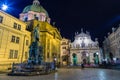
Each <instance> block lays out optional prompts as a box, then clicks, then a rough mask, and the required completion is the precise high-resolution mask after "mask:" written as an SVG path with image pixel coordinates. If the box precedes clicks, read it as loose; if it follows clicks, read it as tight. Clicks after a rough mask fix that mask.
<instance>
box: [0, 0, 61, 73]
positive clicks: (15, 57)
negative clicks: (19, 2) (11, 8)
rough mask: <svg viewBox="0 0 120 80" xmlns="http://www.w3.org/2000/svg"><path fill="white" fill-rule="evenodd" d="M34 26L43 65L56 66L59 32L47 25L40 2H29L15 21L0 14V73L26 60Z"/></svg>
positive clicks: (52, 26)
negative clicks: (47, 63) (53, 63)
mask: <svg viewBox="0 0 120 80" xmlns="http://www.w3.org/2000/svg"><path fill="white" fill-rule="evenodd" d="M38 24H39V33H40V36H39V38H40V40H39V42H40V45H41V46H42V52H43V61H44V62H53V61H54V60H55V61H56V62H60V43H61V39H62V38H61V35H60V32H59V30H58V29H57V28H56V27H55V25H51V24H50V18H49V15H48V13H47V11H46V10H45V9H44V8H43V7H42V6H41V5H40V2H39V1H38V0H33V4H32V5H29V6H26V7H25V8H24V9H23V12H22V13H20V18H19V19H17V18H15V17H13V16H11V15H9V14H7V13H5V12H3V11H0V71H1V70H8V69H10V68H11V67H12V64H13V63H22V62H26V61H27V60H28V58H29V46H30V45H31V42H32V41H33V35H32V33H33V30H34V28H35V26H37V25H38ZM3 67H4V69H3Z"/></svg>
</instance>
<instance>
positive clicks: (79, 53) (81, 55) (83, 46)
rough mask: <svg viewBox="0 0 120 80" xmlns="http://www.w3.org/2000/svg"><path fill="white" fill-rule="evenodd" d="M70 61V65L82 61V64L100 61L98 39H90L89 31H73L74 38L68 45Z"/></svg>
mask: <svg viewBox="0 0 120 80" xmlns="http://www.w3.org/2000/svg"><path fill="white" fill-rule="evenodd" d="M70 62H71V64H72V65H78V64H81V62H83V63H84V64H90V63H95V64H98V63H99V62H101V53H100V48H99V43H98V40H97V39H95V41H93V40H91V36H90V34H89V32H87V31H86V33H84V32H83V29H81V33H80V34H79V33H78V32H77V33H75V40H74V41H73V42H72V43H71V46H70Z"/></svg>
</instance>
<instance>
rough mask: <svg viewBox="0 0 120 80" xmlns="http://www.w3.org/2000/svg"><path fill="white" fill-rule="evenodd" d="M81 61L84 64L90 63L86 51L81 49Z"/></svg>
mask: <svg viewBox="0 0 120 80" xmlns="http://www.w3.org/2000/svg"><path fill="white" fill-rule="evenodd" d="M81 54H82V56H81V58H82V61H83V63H84V64H89V63H90V58H89V54H88V53H87V52H86V51H83V52H82V53H81Z"/></svg>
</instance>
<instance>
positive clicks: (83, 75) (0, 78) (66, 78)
mask: <svg viewBox="0 0 120 80" xmlns="http://www.w3.org/2000/svg"><path fill="white" fill-rule="evenodd" d="M0 80H120V71H118V70H110V69H94V68H89V69H84V70H81V69H59V70H58V72H56V73H52V74H49V75H39V76H7V75H5V74H0Z"/></svg>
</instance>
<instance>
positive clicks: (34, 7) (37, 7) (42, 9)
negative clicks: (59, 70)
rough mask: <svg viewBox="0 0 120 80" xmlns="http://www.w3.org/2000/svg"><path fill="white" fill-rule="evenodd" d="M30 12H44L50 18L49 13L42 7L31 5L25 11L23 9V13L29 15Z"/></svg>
mask: <svg viewBox="0 0 120 80" xmlns="http://www.w3.org/2000/svg"><path fill="white" fill-rule="evenodd" d="M29 11H34V12H39V13H40V12H43V13H45V14H46V16H47V17H49V15H48V13H47V11H46V10H45V9H44V8H43V7H42V6H41V5H34V4H33V5H29V6H26V7H25V8H24V9H23V13H28V12H29Z"/></svg>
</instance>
